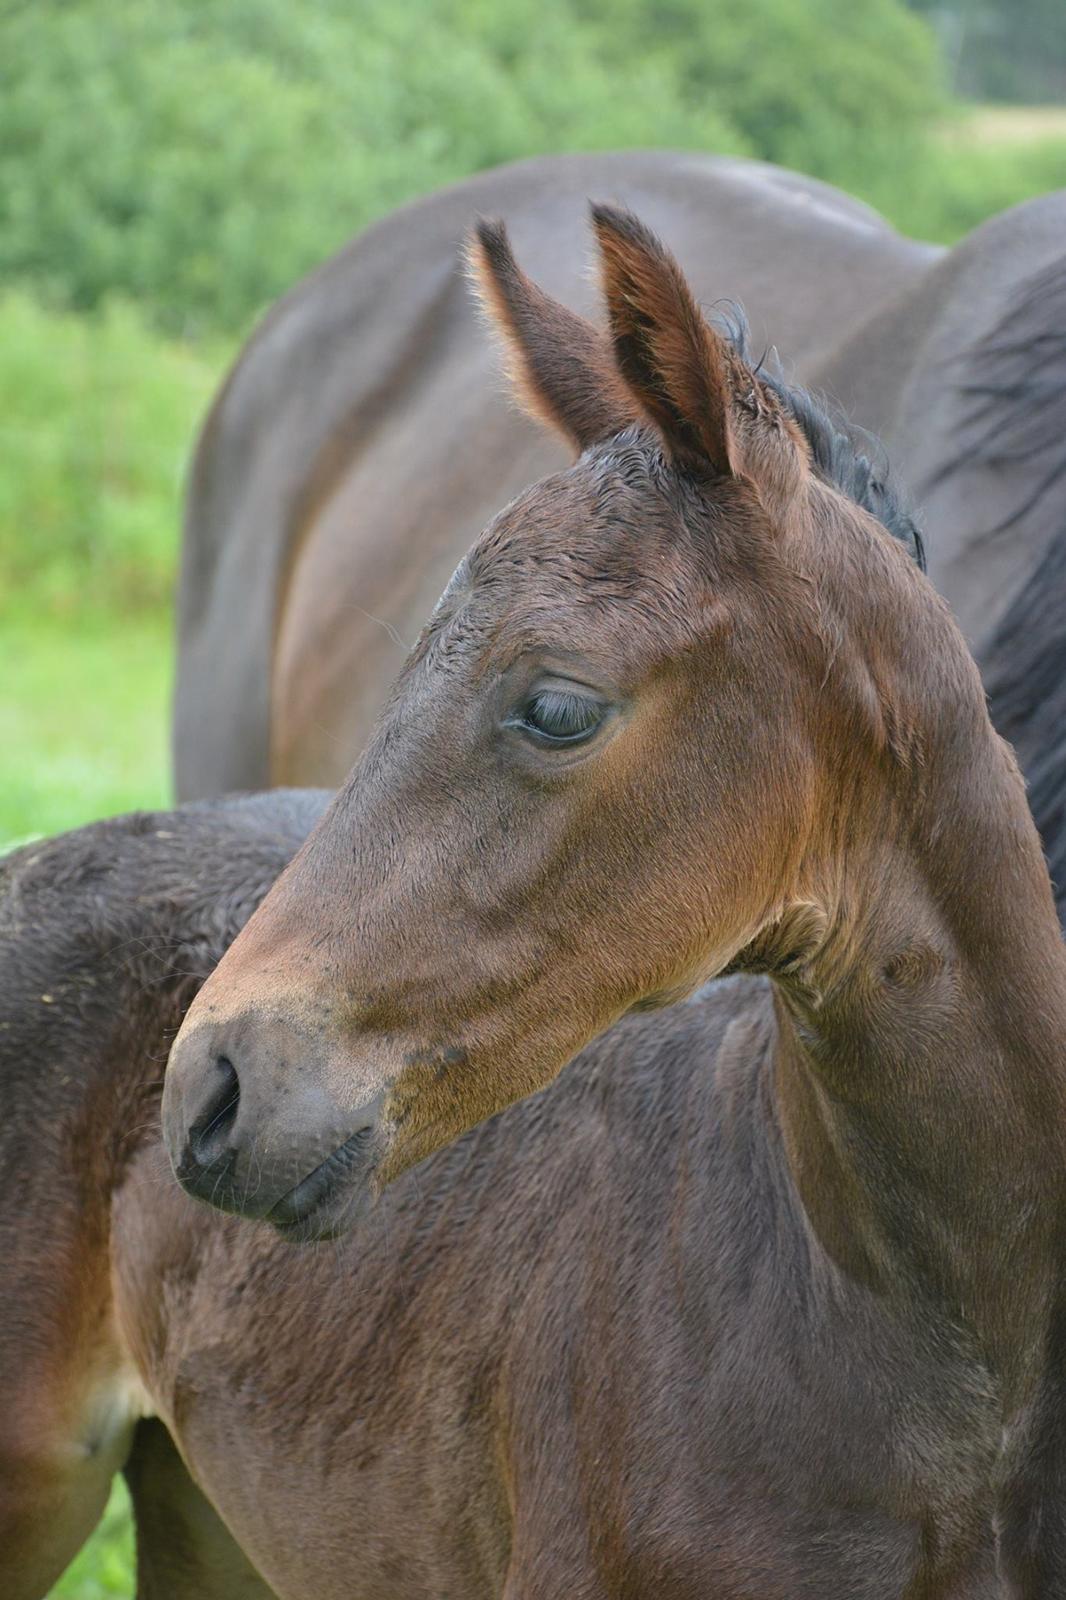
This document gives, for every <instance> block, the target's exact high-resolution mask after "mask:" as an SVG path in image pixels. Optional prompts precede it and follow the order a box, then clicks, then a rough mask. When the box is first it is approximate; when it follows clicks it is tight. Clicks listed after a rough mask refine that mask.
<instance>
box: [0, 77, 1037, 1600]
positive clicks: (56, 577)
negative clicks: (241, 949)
mask: <svg viewBox="0 0 1066 1600" xmlns="http://www.w3.org/2000/svg"><path fill="white" fill-rule="evenodd" d="M942 150H943V160H944V167H943V170H942V171H939V170H938V171H931V172H929V173H928V174H922V175H918V176H916V177H915V180H914V182H913V183H911V184H909V185H907V184H903V183H902V182H901V180H900V179H899V177H898V175H897V177H896V178H895V179H894V180H893V179H892V178H891V175H890V176H889V178H888V179H886V185H885V193H884V195H876V196H871V198H872V199H874V201H875V203H879V204H881V205H882V206H884V208H885V209H886V210H887V211H888V212H889V214H890V215H892V217H893V220H895V221H896V222H897V223H899V224H900V225H901V226H904V227H907V228H909V229H911V230H913V231H914V232H916V233H919V234H925V235H926V236H928V237H937V238H950V237H953V236H957V235H958V233H959V232H961V231H964V230H965V229H966V228H967V227H970V226H973V225H974V224H975V223H976V222H977V221H979V220H980V219H981V218H982V217H983V216H985V215H987V214H989V212H991V211H994V210H997V209H999V208H1001V207H1003V206H1006V205H1008V204H1012V203H1014V202H1015V201H1016V200H1019V199H1022V198H1024V197H1025V196H1026V195H1027V194H1031V193H1036V192H1039V191H1040V190H1041V189H1046V188H1051V187H1054V186H1056V185H1060V184H1066V112H1064V111H1057V110H1043V109H1037V110H1032V109H1017V110H1016V109H1014V108H1000V107H990V108H981V109H979V110H977V111H974V112H973V113H971V114H969V115H967V116H964V117H962V118H960V119H958V120H956V121H953V122H952V124H951V125H950V127H948V128H947V129H945V131H944V135H943V140H942ZM894 196H895V199H894V198H893V197H894ZM227 356H228V351H227V350H225V349H221V348H211V349H199V348H196V347H188V346H185V345H181V344H179V343H176V342H173V341H167V340H164V339H162V338H161V337H160V336H159V335H158V334H157V333H155V332H153V331H151V329H150V327H149V324H148V322H147V320H146V319H145V318H142V317H141V316H140V315H139V314H138V313H137V312H136V310H135V309H133V308H130V307H117V308H113V309H112V310H111V311H109V312H108V314H107V315H106V316H104V317H102V318H97V319H90V318H84V317H79V316H77V315H74V314H69V313H65V314H61V315H60V314H55V313H52V312H48V311H46V310H44V309H42V308H41V307H39V306H38V305H36V304H35V303H34V302H33V301H32V300H31V299H29V298H28V297H27V296H25V295H18V296H8V297H6V298H4V299H0V390H2V391H3V393H4V395H5V397H9V398H5V409H4V412H3V416H2V426H0V452H2V459H0V661H2V662H3V665H4V677H3V690H2V693H0V748H2V749H3V753H4V755H3V760H4V765H3V770H2V774H0V847H3V845H4V844H5V843H6V844H8V845H10V844H13V843H17V842H20V841H22V840H24V839H27V838H31V837H34V836H37V835H40V834H47V833H54V832H57V831H59V830H62V829H65V828H71V827H76V826H78V825H79V824H80V823H83V822H87V821H90V820H92V819H93V818H95V817H100V816H104V815H107V814H109V813H113V812H117V811H124V810H129V809H131V808H134V807H140V806H158V805H164V804H166V803H167V800H168V794H169V773H168V756H167V724H168V698H169V686H170V677H171V663H172V650H171V635H170V615H169V607H168V600H167V596H168V592H169V587H170V584H171V580H172V574H173V568H174V563H175V558H176V552H177V528H178V514H179V500H180V485H181V479H182V473H183V468H184V462H185V460H186V458H187V454H188V449H189V444H190V440H191V438H192V435H193V431H194V427H195V423H196V420H197V418H198V417H199V415H200V414H201V413H202V410H203V408H204V406H205V404H206V402H207V398H208V396H209V394H210V392H211V390H212V388H213V387H214V385H215V383H216V382H217V380H218V377H219V375H220V373H221V371H222V370H223V367H224V364H225V361H226V359H227ZM132 1591H133V1579H132V1537H131V1530H130V1524H129V1514H128V1506H127V1503H126V1500H125V1496H124V1494H123V1493H122V1491H121V1490H117V1491H116V1494H115V1496H114V1497H113V1499H112V1502H111V1505H110V1506H109V1509H108V1512H107V1515H106V1516H105V1518H104V1521H103V1523H102V1525H101V1527H100V1529H99V1530H98V1531H97V1533H96V1535H95V1536H94V1537H93V1539H92V1540H91V1541H90V1543H89V1544H88V1545H87V1546H86V1548H85V1550H83V1552H82V1553H81V1555H80V1556H79V1557H78V1559H77V1561H76V1562H75V1563H74V1565H73V1566H72V1567H71V1569H70V1571H69V1572H68V1573H67V1575H66V1576H65V1578H64V1579H63V1580H62V1582H61V1583H60V1584H59V1585H58V1586H57V1588H56V1589H55V1590H54V1594H55V1595H57V1596H61V1597H63V1600H102V1597H104V1596H117V1595H130V1594H132Z"/></svg>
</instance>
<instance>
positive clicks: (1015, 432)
mask: <svg viewBox="0 0 1066 1600" xmlns="http://www.w3.org/2000/svg"><path fill="white" fill-rule="evenodd" d="M953 365H957V367H958V368H959V370H960V371H961V373H962V377H961V381H959V383H958V384H957V390H958V393H959V394H961V395H962V396H964V397H965V400H966V401H967V402H968V403H967V405H966V407H965V410H964V413H963V418H962V422H961V425H960V428H959V433H958V439H957V441H956V449H955V453H954V454H953V455H952V456H949V458H948V459H947V460H946V461H945V462H944V463H943V464H942V465H941V467H940V469H939V471H938V473H937V481H938V482H939V481H941V480H942V479H944V478H947V477H950V475H951V474H952V473H953V472H956V471H958V469H959V468H960V467H963V466H968V465H970V464H971V463H973V462H974V461H978V462H980V463H981V464H982V465H983V466H987V467H992V468H997V467H998V468H1009V467H1014V468H1018V467H1019V466H1020V467H1021V468H1022V469H1023V470H1025V469H1026V467H1027V466H1031V468H1032V482H1031V483H1030V484H1029V485H1028V486H1027V488H1026V492H1025V493H1024V494H1023V495H1022V496H1021V498H1020V499H1019V501H1018V503H1017V505H1015V506H1014V507H1013V509H1012V510H1011V511H1010V512H1009V513H1008V514H1007V515H1006V516H1005V517H1004V519H1003V520H1002V522H1000V523H999V524H998V525H997V526H996V527H994V528H991V529H989V530H988V532H987V533H986V534H985V535H984V537H985V538H991V537H993V536H994V535H996V534H1000V533H1006V532H1008V531H1009V529H1010V528H1012V527H1013V526H1014V524H1015V523H1016V522H1018V521H1020V520H1021V518H1022V517H1024V516H1027V515H1028V513H1029V512H1030V511H1032V510H1033V509H1034V508H1035V507H1036V506H1037V505H1039V504H1040V502H1041V501H1043V500H1045V499H1046V498H1047V497H1048V496H1049V495H1051V494H1052V493H1054V491H1055V490H1056V489H1057V488H1058V487H1059V485H1060V484H1062V482H1063V480H1066V449H1063V441H1064V440H1066V256H1064V257H1063V258H1062V259H1061V260H1058V261H1053V262H1052V263H1051V265H1050V266H1048V267H1044V268H1042V269H1041V270H1040V271H1039V272H1036V273H1034V274H1033V275H1032V276H1031V277H1029V278H1026V279H1025V281H1024V282H1023V283H1022V284H1021V285H1020V286H1019V288H1018V289H1017V292H1016V293H1015V294H1014V296H1013V298H1012V299H1011V300H1010V302H1009V303H1008V305H1007V309H1006V310H1005V311H1004V313H1003V315H1002V316H1001V317H1000V319H999V321H998V322H996V323H994V324H993V326H992V328H991V329H990V330H989V331H988V332H985V333H982V334H981V336H980V338H979V339H978V340H977V341H976V342H975V343H973V344H972V345H970V346H968V347H967V349H966V350H965V351H964V352H963V354H962V356H961V357H960V358H959V360H958V362H957V363H953ZM1041 469H1042V470H1041Z"/></svg>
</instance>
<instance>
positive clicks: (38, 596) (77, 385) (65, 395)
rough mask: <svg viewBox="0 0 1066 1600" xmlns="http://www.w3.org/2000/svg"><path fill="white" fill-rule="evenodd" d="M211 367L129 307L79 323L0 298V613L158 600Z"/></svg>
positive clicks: (210, 360)
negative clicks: (0, 407) (1, 397)
mask: <svg viewBox="0 0 1066 1600" xmlns="http://www.w3.org/2000/svg"><path fill="white" fill-rule="evenodd" d="M221 363H222V357H221V353H218V354H216V355H212V354H211V353H210V352H209V351H205V350H200V351H198V352H197V353H195V354H194V353H193V352H192V351H190V350H188V349H186V348H184V347H182V346H181V345H178V344H176V343H171V342H168V341H166V340H164V339H162V338H160V336H159V335H158V334H156V333H154V332H153V331H151V330H150V329H149V328H148V326H147V325H146V323H145V320H144V318H143V316H141V315H140V313H138V312H137V311H136V310H135V309H134V308H133V307H131V306H121V305H114V304H112V305H110V306H108V307H107V308H106V309H105V310H104V311H103V312H102V313H101V315H100V316H99V317H95V318H92V319H90V318H86V317H79V316H76V315H74V314H71V313H65V314H57V313H53V312H49V311H46V310H45V309H43V308H42V307H41V306H40V305H38V304H37V303H36V302H35V301H33V300H32V299H30V298H29V297H28V296H27V295H24V294H20V293H11V294H8V295H6V296H4V297H2V298H0V393H2V394H3V395H4V410H3V415H2V416H0V609H6V610H7V611H9V612H10V611H11V610H17V611H18V612H20V613H23V614H24V613H26V612H28V611H31V610H36V611H46V612H50V613H52V614H53V615H59V616H64V615H71V614H73V613H75V612H82V611H84V610H86V609H98V608H100V607H111V606H114V607H118V608H120V609H124V610H128V609H130V608H133V607H149V608H153V607H155V608H158V607H160V606H162V605H165V604H166V603H167V602H168V601H169V597H170V590H171V585H172V581H173V572H174V563H175V556H176V552H177V546H178V527H179V520H180V519H179V506H180V497H181V489H182V478H183V473H184V465H185V460H186V457H187V454H188V451H189V448H190V443H191V440H192V437H193V434H194V431H195V427H196V424H197V422H198V420H199V418H200V416H201V415H202V413H203V410H204V408H205V406H206V404H207V401H208V398H209V396H210V393H211V390H212V389H213V388H214V385H215V382H216V380H217V376H218V372H219V369H220V367H221Z"/></svg>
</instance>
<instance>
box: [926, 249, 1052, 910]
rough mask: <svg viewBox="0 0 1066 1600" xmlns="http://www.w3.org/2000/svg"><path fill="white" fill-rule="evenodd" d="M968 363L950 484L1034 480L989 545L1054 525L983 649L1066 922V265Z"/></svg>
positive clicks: (1039, 284)
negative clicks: (1024, 525)
mask: <svg viewBox="0 0 1066 1600" xmlns="http://www.w3.org/2000/svg"><path fill="white" fill-rule="evenodd" d="M962 363H963V367H964V378H963V380H962V381H961V382H960V383H959V386H958V387H959V390H960V392H961V393H962V394H963V395H964V396H966V397H967V399H968V401H969V407H968V409H967V411H966V413H965V416H964V420H963V426H962V429H961V431H960V437H959V441H958V450H957V452H956V454H955V455H954V456H952V457H951V459H950V460H949V461H948V462H947V463H946V464H945V466H944V467H943V468H942V469H941V474H940V476H941V477H947V476H948V475H949V474H950V473H952V472H954V471H956V470H957V469H958V468H960V467H961V466H963V465H967V466H968V465H970V464H971V463H973V462H974V461H978V462H980V463H982V464H983V465H984V466H986V467H990V468H992V469H993V470H996V469H999V470H1000V471H1003V470H1005V469H1006V470H1007V471H1011V470H1012V471H1013V472H1014V473H1016V474H1024V478H1023V482H1024V483H1025V489H1024V491H1023V493H1022V494H1021V495H1020V497H1019V499H1018V501H1017V503H1016V504H1015V505H1014V507H1013V508H1012V509H1011V511H1010V512H1009V514H1008V515H1007V516H1006V517H1004V519H1003V520H1002V521H1001V522H1000V523H999V524H998V525H997V526H996V527H994V528H991V529H989V530H988V532H987V533H985V534H984V535H983V537H984V538H986V539H988V538H993V537H996V536H999V535H1003V534H1007V533H1009V532H1010V530H1011V529H1012V528H1014V527H1015V526H1016V525H1017V524H1018V523H1019V522H1020V521H1022V519H1023V518H1025V517H1027V516H1029V515H1031V514H1032V513H1033V512H1035V511H1037V510H1039V509H1041V508H1044V507H1047V515H1048V516H1049V518H1055V526H1056V531H1055V532H1054V533H1053V534H1052V536H1051V538H1050V540H1049V541H1048V543H1047V544H1046V545H1045V547H1044V551H1043V554H1042V556H1041V558H1040V560H1039V561H1038V562H1037V564H1036V566H1035V567H1034V568H1033V570H1032V572H1031V573H1030V575H1029V578H1028V580H1027V582H1026V583H1025V584H1024V585H1023V587H1022V589H1021V590H1020V592H1019V593H1018V594H1017V595H1016V596H1015V598H1014V600H1013V601H1012V602H1011V604H1010V606H1009V607H1008V609H1007V611H1006V613H1005V615H1004V616H1003V617H1002V618H1001V620H1000V621H999V623H998V624H997V625H996V627H995V629H994V630H993V633H992V636H991V638H990V640H989V641H988V643H987V645H986V646H985V648H984V649H983V650H982V651H981V668H982V672H983V675H984V680H985V685H986V687H987V690H988V702H989V711H990V712H991V716H992V721H993V722H994V724H995V726H996V727H997V729H998V730H999V732H1000V733H1001V734H1002V735H1003V737H1004V738H1005V739H1009V740H1010V742H1011V744H1013V746H1014V748H1015V751H1016V752H1017V756H1018V760H1019V762H1020V764H1021V767H1022V770H1023V771H1024V773H1025V775H1026V779H1027V781H1028V784H1029V804H1030V807H1031V809H1032V812H1033V817H1034V819H1035V821H1036V825H1037V827H1038V828H1039V830H1040V835H1041V838H1042V839H1043V841H1044V850H1045V852H1046V854H1047V860H1048V869H1049V871H1050V873H1051V881H1052V884H1053V885H1054V888H1055V895H1056V901H1057V904H1058V909H1059V918H1060V920H1061V921H1066V621H1064V619H1066V521H1064V519H1063V517H1062V513H1061V511H1058V510H1056V509H1055V506H1056V502H1055V501H1053V499H1052V497H1053V496H1061V494H1062V490H1063V486H1064V484H1066V262H1064V261H1061V260H1060V261H1056V262H1053V263H1052V265H1051V266H1050V267H1047V268H1045V269H1044V270H1042V271H1040V272H1037V273H1034V274H1033V275H1032V276H1031V277H1029V278H1027V279H1026V280H1025V281H1024V282H1023V283H1022V284H1021V285H1020V287H1019V288H1018V290H1017V292H1016V293H1015V295H1014V297H1013V298H1012V300H1011V302H1010V304H1009V305H1008V307H1007V309H1006V311H1005V312H1004V313H1003V315H1002V317H1001V318H1000V319H999V321H998V322H997V323H996V324H995V325H994V327H993V328H992V330H991V332H989V333H987V334H985V335H983V336H982V337H981V339H980V340H979V342H978V343H976V344H974V345H973V346H971V347H970V348H969V349H967V351H966V352H965V353H964V355H963V357H962Z"/></svg>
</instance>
